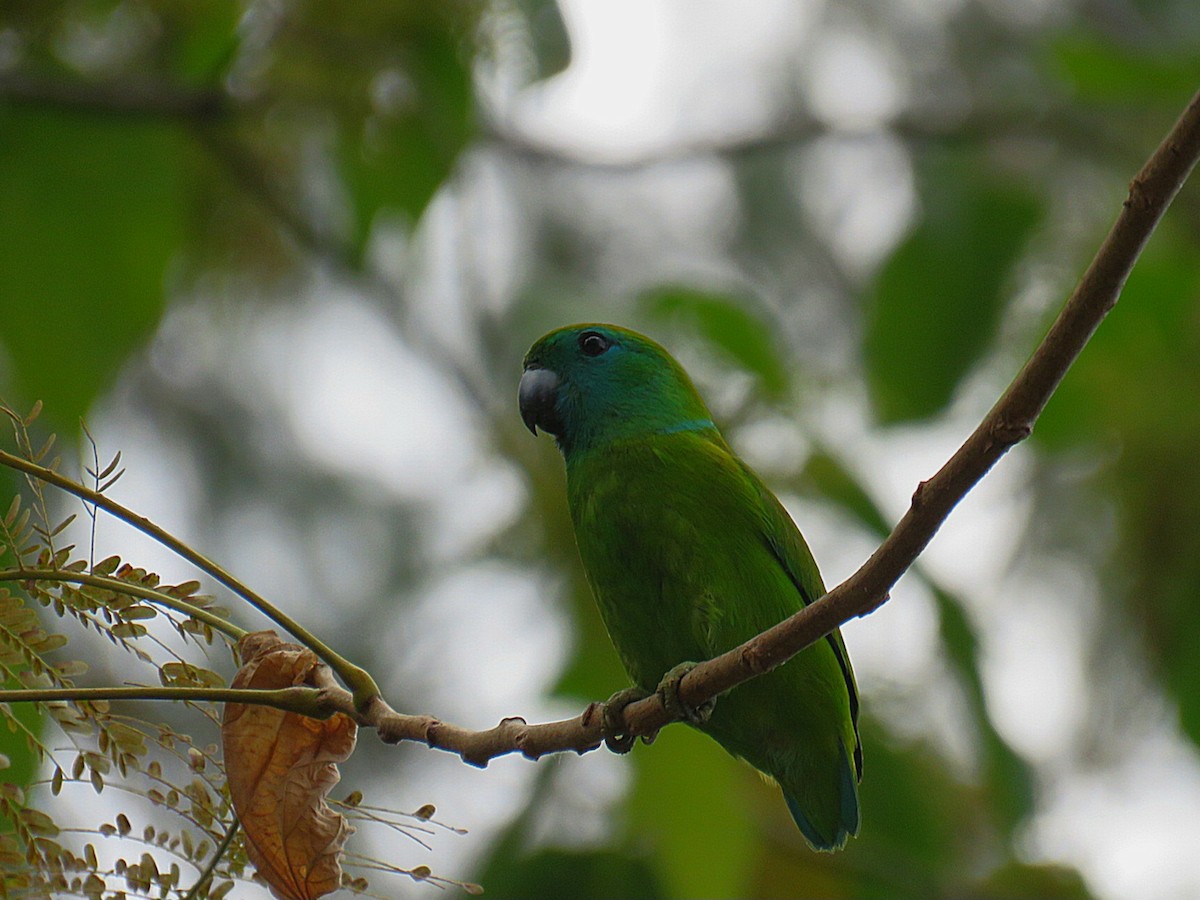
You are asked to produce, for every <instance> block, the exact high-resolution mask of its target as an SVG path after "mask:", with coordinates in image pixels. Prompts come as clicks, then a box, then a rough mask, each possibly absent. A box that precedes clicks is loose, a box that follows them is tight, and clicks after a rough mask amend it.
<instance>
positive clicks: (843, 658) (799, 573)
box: [742, 463, 863, 779]
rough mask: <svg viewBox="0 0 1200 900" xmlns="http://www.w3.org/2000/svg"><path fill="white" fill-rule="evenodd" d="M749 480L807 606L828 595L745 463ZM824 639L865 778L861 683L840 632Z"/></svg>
mask: <svg viewBox="0 0 1200 900" xmlns="http://www.w3.org/2000/svg"><path fill="white" fill-rule="evenodd" d="M742 469H743V471H744V472H745V473H746V477H747V478H749V479H750V480H751V481H753V482H754V483H755V485H756V487H757V488H758V491H759V496H760V497H761V498H762V506H763V512H764V519H765V531H766V539H767V543H768V545H769V546H770V548H771V552H772V553H774V554H775V558H776V559H777V560H779V564H780V565H781V566H783V570H784V571H785V572H786V573H787V576H788V578H789V579H790V580H791V582H792V584H794V585H795V586H796V590H797V591H798V592H799V594H800V598H801V600H802V601H803V603H804V605H805V606H808V604H810V603H812V602H813V601H814V600H818V599H820V598H821V597H822V596H824V594H825V584H824V582H823V581H822V580H821V572H820V570H819V569H818V568H817V562H816V560H815V559H813V555H812V551H811V550H809V549H808V544H807V542H805V540H804V536H803V535H802V534H801V533H800V529H799V528H797V527H796V523H795V522H793V521H792V517H791V516H790V515H788V512H787V510H786V509H784V507H783V504H782V503H780V502H779V498H777V497H776V496H775V495H774V494H773V493H771V491H770V490H769V489H768V488H767V486H766V485H764V484H763V483H762V479H760V478H759V477H758V476H757V475H756V474H755V473H754V471H753V470H752V469H750V468H749V467H748V466H746V465H745V463H742ZM825 640H826V641H828V642H829V646H830V647H831V648H832V649H833V654H834V656H836V657H837V661H838V665H839V666H840V667H841V669H842V677H843V678H844V679H845V680H846V692H847V693H848V694H849V696H850V720H851V722H853V724H854V773H855V775H856V776H857V777H858V778H859V779H861V778H862V765H863V763H862V741H861V740H860V738H859V734H858V683H857V682H856V681H855V679H854V669H853V668H852V667H851V665H850V654H849V653H847V652H846V644H845V642H844V641H843V640H842V633H841V631H839V630H837V629H835V630H834V631H831V632H830V633H829V634H827V635H825Z"/></svg>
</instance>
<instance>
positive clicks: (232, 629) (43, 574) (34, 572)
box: [0, 569, 246, 641]
mask: <svg viewBox="0 0 1200 900" xmlns="http://www.w3.org/2000/svg"><path fill="white" fill-rule="evenodd" d="M0 581H63V582H68V583H71V584H87V585H91V586H92V587H98V588H104V589H105V590H109V591H113V592H114V593H117V594H127V595H129V596H130V597H138V598H140V599H142V600H146V601H148V602H150V603H154V604H157V605H159V606H165V607H168V608H169V609H173V610H175V611H176V612H181V613H183V614H184V615H187V616H191V617H192V618H193V619H196V620H197V621H200V622H204V623H205V624H207V625H210V626H211V627H213V628H215V629H216V630H217V631H219V632H221V633H222V634H224V635H227V636H228V637H229V638H231V639H232V640H235V641H236V640H238V638H240V637H242V636H243V635H244V634H246V629H244V628H241V627H239V626H237V625H234V624H233V623H232V622H230V621H229V620H228V619H224V618H222V617H221V616H218V615H217V614H216V613H213V612H210V611H209V610H207V609H205V608H204V607H202V606H196V605H195V604H192V603H188V602H187V601H186V600H180V599H179V598H178V597H172V596H171V595H170V594H167V593H164V592H163V591H156V590H154V589H153V588H148V587H143V586H142V585H140V584H132V583H130V582H128V581H122V580H121V579H119V578H108V577H106V576H104V575H93V574H92V573H90V572H72V571H70V570H67V569H0Z"/></svg>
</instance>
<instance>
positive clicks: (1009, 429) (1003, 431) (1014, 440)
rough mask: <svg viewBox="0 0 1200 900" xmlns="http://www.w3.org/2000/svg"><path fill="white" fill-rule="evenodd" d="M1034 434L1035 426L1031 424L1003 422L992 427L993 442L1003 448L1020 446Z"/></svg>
mask: <svg viewBox="0 0 1200 900" xmlns="http://www.w3.org/2000/svg"><path fill="white" fill-rule="evenodd" d="M1031 434H1033V426H1032V425H1030V424H1029V422H1009V421H1004V420H1001V421H999V422H997V423H996V424H995V425H993V426H992V440H994V441H995V442H996V443H997V444H998V445H999V446H1001V447H1006V448H1007V447H1011V446H1013V445H1014V444H1019V443H1020V442H1021V441H1023V440H1025V438H1027V437H1029V435H1031Z"/></svg>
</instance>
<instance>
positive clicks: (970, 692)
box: [922, 576, 1034, 836]
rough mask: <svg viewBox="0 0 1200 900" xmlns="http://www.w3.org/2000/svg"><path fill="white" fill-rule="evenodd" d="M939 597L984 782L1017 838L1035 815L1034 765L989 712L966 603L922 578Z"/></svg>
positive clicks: (1000, 819) (1000, 820)
mask: <svg viewBox="0 0 1200 900" xmlns="http://www.w3.org/2000/svg"><path fill="white" fill-rule="evenodd" d="M922 580H923V581H925V582H926V583H927V584H928V585H929V588H930V590H931V591H932V593H933V597H934V603H935V605H936V607H937V612H938V634H939V636H940V637H941V639H942V647H944V648H945V651H946V656H947V658H948V659H949V661H950V665H951V666H952V667H953V669H954V670H955V671H956V672H957V673H958V677H959V680H960V683H961V684H962V685H963V688H964V690H965V692H966V700H967V707H968V709H969V710H970V712H971V718H972V720H973V724H974V726H975V728H976V730H977V731H978V732H979V740H980V744H981V747H980V750H981V754H982V756H983V776H984V783H985V784H986V786H987V789H988V791H989V793H990V795H991V797H990V799H991V803H990V806H991V809H992V811H993V812H994V814H995V816H996V819H997V824H998V825H1000V826H1001V827H1002V829H1003V830H1004V832H1005V834H1007V835H1009V836H1011V835H1012V834H1013V833H1014V832H1015V831H1016V829H1017V826H1018V825H1019V824H1020V823H1021V822H1022V821H1024V820H1025V819H1026V818H1027V817H1028V816H1030V815H1031V814H1032V813H1033V806H1034V779H1033V771H1032V770H1031V768H1030V766H1029V764H1028V763H1027V762H1026V761H1025V760H1024V759H1023V758H1022V757H1021V756H1020V755H1018V754H1017V752H1016V751H1015V750H1013V748H1012V747H1010V746H1009V745H1008V742H1007V741H1005V740H1004V738H1003V737H1001V735H1000V733H999V732H998V731H997V730H996V726H995V724H994V723H993V722H992V717H991V715H990V714H989V713H988V708H987V697H986V695H985V693H984V687H983V677H982V676H981V675H980V665H979V638H978V636H977V635H976V634H975V627H974V626H973V625H972V624H971V622H970V620H969V619H968V618H967V615H966V610H965V609H964V608H963V604H962V601H961V600H960V599H959V598H958V597H956V596H955V595H954V594H952V593H950V592H949V591H946V590H943V589H942V588H941V587H939V586H938V585H936V584H934V583H933V582H932V581H931V580H930V579H928V578H925V577H924V576H922Z"/></svg>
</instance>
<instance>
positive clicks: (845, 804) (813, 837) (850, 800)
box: [783, 754, 859, 851]
mask: <svg viewBox="0 0 1200 900" xmlns="http://www.w3.org/2000/svg"><path fill="white" fill-rule="evenodd" d="M838 795H839V797H840V805H839V809H838V813H839V816H838V822H837V825H836V827H835V828H834V829H833V830H832V833H830V834H822V833H821V832H820V831H819V830H818V829H817V828H816V827H815V826H814V825H813V823H812V821H811V820H810V819H809V817H808V816H807V815H805V813H804V810H802V809H801V808H800V802H799V800H797V798H796V797H795V795H793V794H790V793H787V792H784V795H783V799H784V800H785V801H786V802H787V808H788V812H790V813H791V814H792V818H793V819H795V820H796V825H797V827H798V828H799V829H800V832H801V833H802V834H803V835H804V837H805V838H806V839H807V840H808V842H809V844H811V845H812V847H813V849H814V850H824V851H833V850H840V849H841V848H842V847H844V846H845V845H846V841H847V839H848V838H850V837H851V836H852V835H856V834H858V826H859V812H858V779H857V778H856V777H855V774H854V767H853V766H852V765H851V764H850V760H849V759H847V758H846V756H845V754H843V755H842V765H841V769H840V772H839V776H838Z"/></svg>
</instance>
